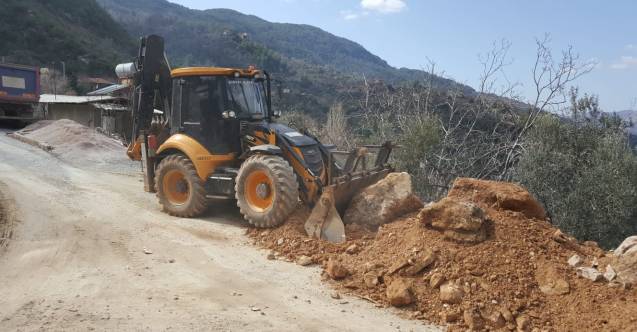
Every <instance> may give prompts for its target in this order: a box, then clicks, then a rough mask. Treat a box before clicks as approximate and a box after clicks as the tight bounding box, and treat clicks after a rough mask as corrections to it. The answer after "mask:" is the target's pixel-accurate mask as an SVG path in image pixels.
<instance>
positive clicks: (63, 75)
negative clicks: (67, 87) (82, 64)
mask: <svg viewBox="0 0 637 332" xmlns="http://www.w3.org/2000/svg"><path fill="white" fill-rule="evenodd" d="M60 62H61V63H62V78H63V79H64V80H65V81H66V63H64V61H60Z"/></svg>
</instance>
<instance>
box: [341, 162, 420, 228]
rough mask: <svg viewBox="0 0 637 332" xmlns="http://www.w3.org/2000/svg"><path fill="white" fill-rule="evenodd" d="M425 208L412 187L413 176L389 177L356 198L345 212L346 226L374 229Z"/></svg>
mask: <svg viewBox="0 0 637 332" xmlns="http://www.w3.org/2000/svg"><path fill="white" fill-rule="evenodd" d="M422 206H423V204H422V202H421V201H420V199H419V198H418V197H417V196H415V195H414V192H413V189H412V187H411V176H410V175H409V174H407V173H390V174H389V175H387V176H386V177H385V178H384V179H382V180H380V181H378V182H377V183H375V184H373V185H371V186H369V187H367V188H365V189H363V190H362V191H361V192H360V193H358V194H357V195H356V196H354V198H353V199H352V202H351V203H350V205H349V207H348V208H347V210H346V211H345V216H344V217H343V222H344V223H346V224H352V223H356V224H360V225H364V226H367V227H369V228H372V229H375V228H378V226H380V225H382V224H386V223H388V222H391V221H393V220H395V219H396V218H398V217H400V216H402V215H404V214H407V213H410V212H414V211H418V210H419V209H421V208H422Z"/></svg>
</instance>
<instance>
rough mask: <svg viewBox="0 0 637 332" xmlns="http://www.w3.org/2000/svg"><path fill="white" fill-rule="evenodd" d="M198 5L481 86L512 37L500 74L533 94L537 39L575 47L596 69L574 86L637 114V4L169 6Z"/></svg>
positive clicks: (404, 0) (355, 1)
mask: <svg viewBox="0 0 637 332" xmlns="http://www.w3.org/2000/svg"><path fill="white" fill-rule="evenodd" d="M169 1H171V2H175V3H179V4H181V5H184V6H186V7H189V8H193V9H209V8H230V9H234V10H237V11H240V12H242V13H245V14H252V15H256V16H259V17H261V18H263V19H266V20H268V21H271V22H283V23H300V24H309V25H313V26H317V27H319V28H321V29H323V30H325V31H328V32H330V33H332V34H334V35H337V36H341V37H345V38H347V39H350V40H352V41H355V42H357V43H359V44H361V45H362V46H364V47H365V48H366V49H367V50H369V51H370V52H372V53H374V54H376V55H378V56H380V57H381V58H383V59H385V60H386V61H387V62H388V63H389V64H390V65H392V66H394V67H407V68H413V69H425V68H427V67H428V64H429V63H430V61H433V62H434V63H435V64H436V68H437V70H440V71H443V72H444V75H445V76H447V77H449V78H452V79H454V80H456V81H459V82H461V83H465V84H468V85H470V86H473V87H476V86H477V84H478V82H479V78H480V74H481V72H482V67H481V64H480V61H479V59H480V56H481V55H483V54H485V53H487V52H488V51H489V50H490V49H491V48H492V46H493V44H494V42H499V41H501V40H506V41H508V42H509V43H510V44H511V46H510V49H509V52H508V62H509V63H510V64H509V65H507V66H506V67H505V68H504V72H503V73H501V74H500V75H501V76H500V81H499V82H501V84H502V85H504V84H505V82H506V80H508V81H510V82H514V83H519V84H520V86H519V87H518V88H517V91H518V92H519V94H520V95H521V96H522V97H523V98H526V99H530V98H532V96H533V91H534V89H533V76H532V72H531V68H532V66H533V63H534V60H535V55H536V39H537V38H542V37H544V36H545V35H546V34H549V35H550V39H551V42H550V44H549V46H550V47H551V49H552V50H553V52H554V55H555V57H559V55H560V54H561V51H562V50H564V49H566V48H568V47H570V46H572V47H573V49H574V50H575V52H576V53H578V54H579V56H580V59H581V60H582V61H592V62H594V63H595V66H594V69H593V71H592V72H591V73H589V74H587V75H585V76H583V77H582V78H580V79H579V80H578V81H576V82H575V83H574V85H577V86H579V88H580V91H581V92H582V93H589V94H596V95H598V96H599V99H600V104H601V106H602V108H603V109H604V110H605V111H620V110H626V109H637V24H635V15H636V14H637V1H634V0H614V1H603V0H598V1H593V0H577V1H576V0H562V1H557V0H526V1H521V0H516V1H513V0H479V1H478V0H267V1H266V0H169Z"/></svg>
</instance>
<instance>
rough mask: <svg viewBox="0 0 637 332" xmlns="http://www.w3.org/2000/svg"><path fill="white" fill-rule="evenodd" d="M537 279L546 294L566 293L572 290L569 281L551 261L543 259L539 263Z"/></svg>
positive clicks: (541, 289)
mask: <svg viewBox="0 0 637 332" xmlns="http://www.w3.org/2000/svg"><path fill="white" fill-rule="evenodd" d="M569 261H570V260H569ZM535 281H537V283H538V286H539V287H540V291H542V293H544V294H546V295H564V294H568V293H569V292H570V290H571V289H570V285H569V284H568V281H566V279H564V278H563V277H562V276H561V275H560V273H559V271H558V270H557V268H556V267H555V266H553V265H551V263H549V262H544V261H542V262H539V263H538V264H537V268H536V269H535Z"/></svg>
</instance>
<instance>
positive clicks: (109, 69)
mask: <svg viewBox="0 0 637 332" xmlns="http://www.w3.org/2000/svg"><path fill="white" fill-rule="evenodd" d="M0 35H1V36H2V40H1V41H0V56H2V57H3V59H4V61H6V62H14V63H18V64H25V65H35V66H42V67H48V66H51V65H53V66H55V68H60V67H61V62H62V61H64V62H65V65H66V70H67V73H69V74H70V75H71V76H73V75H74V74H79V73H81V74H88V75H107V76H114V73H113V65H114V64H116V63H118V62H120V61H123V60H126V59H130V58H131V57H132V56H133V55H134V54H135V47H136V42H135V40H134V39H133V38H132V37H131V36H130V35H129V34H128V33H127V32H126V30H124V29H123V28H122V27H121V26H120V25H119V24H118V23H117V22H115V21H114V20H113V19H112V18H111V16H110V15H108V13H107V12H106V11H104V9H102V7H100V6H99V5H98V4H97V3H96V2H95V0H2V1H0Z"/></svg>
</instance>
